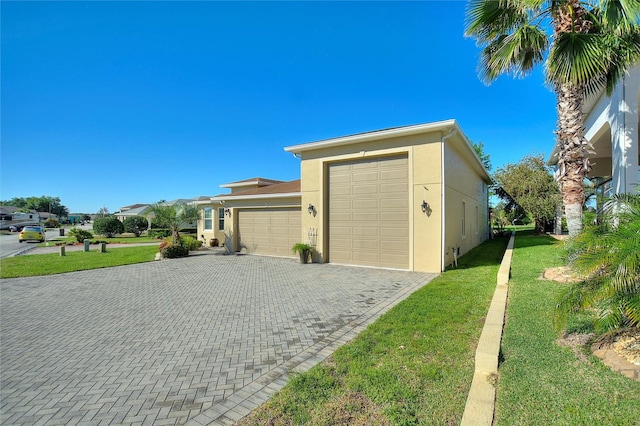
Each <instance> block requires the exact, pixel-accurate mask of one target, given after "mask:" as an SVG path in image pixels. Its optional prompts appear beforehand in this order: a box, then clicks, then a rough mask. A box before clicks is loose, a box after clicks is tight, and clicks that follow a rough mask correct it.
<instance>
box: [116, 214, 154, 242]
mask: <svg viewBox="0 0 640 426" xmlns="http://www.w3.org/2000/svg"><path fill="white" fill-rule="evenodd" d="M122 225H123V226H124V230H125V232H131V233H132V234H136V237H139V236H140V234H141V233H142V232H144V231H145V230H146V229H147V228H148V227H149V222H148V221H147V218H146V217H144V216H130V217H128V218H126V219H125V220H123V221H122Z"/></svg>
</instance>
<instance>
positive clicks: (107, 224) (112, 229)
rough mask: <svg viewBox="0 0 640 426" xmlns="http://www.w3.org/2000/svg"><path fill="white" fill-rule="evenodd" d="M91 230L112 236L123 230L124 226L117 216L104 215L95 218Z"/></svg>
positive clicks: (108, 236)
mask: <svg viewBox="0 0 640 426" xmlns="http://www.w3.org/2000/svg"><path fill="white" fill-rule="evenodd" d="M93 230H94V231H95V232H96V233H97V234H100V235H104V236H105V237H107V238H112V237H113V236H114V235H116V234H122V233H123V232H124V226H123V225H122V222H120V221H119V220H118V218H117V217H115V216H105V217H99V218H96V220H94V221H93Z"/></svg>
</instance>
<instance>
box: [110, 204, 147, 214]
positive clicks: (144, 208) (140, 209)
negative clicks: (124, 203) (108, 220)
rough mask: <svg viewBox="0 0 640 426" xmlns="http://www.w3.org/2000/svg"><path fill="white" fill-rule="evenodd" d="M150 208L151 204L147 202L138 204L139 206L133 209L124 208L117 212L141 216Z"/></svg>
mask: <svg viewBox="0 0 640 426" xmlns="http://www.w3.org/2000/svg"><path fill="white" fill-rule="evenodd" d="M150 208H151V206H150V205H149V204H140V206H139V207H136V208H133V209H129V210H125V211H120V212H119V213H117V215H118V216H141V215H143V214H145V213H147V211H148V210H149V209H150Z"/></svg>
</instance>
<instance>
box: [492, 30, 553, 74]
mask: <svg viewBox="0 0 640 426" xmlns="http://www.w3.org/2000/svg"><path fill="white" fill-rule="evenodd" d="M548 41H549V40H548V37H547V35H546V34H545V33H544V32H543V31H542V30H540V29H539V28H537V27H535V26H529V25H525V26H522V27H520V28H518V29H516V30H515V31H514V32H513V33H511V34H509V35H502V36H500V37H498V38H496V39H495V40H494V41H493V42H491V43H489V45H488V46H487V47H486V48H485V49H484V50H483V51H482V53H481V57H480V75H481V78H482V80H483V81H485V82H490V81H493V80H495V79H496V78H497V77H498V76H499V75H501V74H505V73H508V74H513V75H514V76H516V77H522V76H524V75H526V74H527V73H528V72H530V71H531V70H532V69H533V68H534V67H535V65H537V64H539V63H541V62H542V61H543V59H544V53H545V52H546V50H547V47H548Z"/></svg>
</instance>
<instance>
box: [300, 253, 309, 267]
mask: <svg viewBox="0 0 640 426" xmlns="http://www.w3.org/2000/svg"><path fill="white" fill-rule="evenodd" d="M310 254H311V250H302V251H301V252H300V263H302V264H306V263H309V257H310V256H309V255H310Z"/></svg>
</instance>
